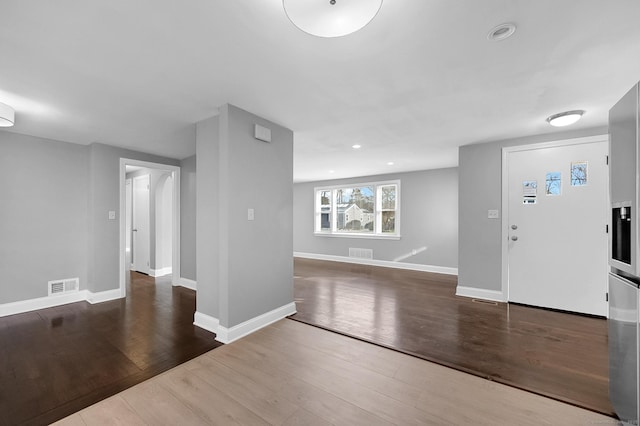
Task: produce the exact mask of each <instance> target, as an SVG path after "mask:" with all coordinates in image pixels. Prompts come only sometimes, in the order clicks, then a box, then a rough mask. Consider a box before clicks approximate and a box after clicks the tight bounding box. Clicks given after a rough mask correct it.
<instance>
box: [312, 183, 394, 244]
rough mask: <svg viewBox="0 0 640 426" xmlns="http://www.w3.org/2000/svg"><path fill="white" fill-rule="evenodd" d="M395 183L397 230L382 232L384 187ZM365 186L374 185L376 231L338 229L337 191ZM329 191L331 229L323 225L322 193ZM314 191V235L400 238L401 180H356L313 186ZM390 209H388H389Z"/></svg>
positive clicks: (384, 238)
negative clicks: (342, 183)
mask: <svg viewBox="0 0 640 426" xmlns="http://www.w3.org/2000/svg"><path fill="white" fill-rule="evenodd" d="M391 185H395V187H396V205H395V210H394V211H395V219H394V229H395V232H393V233H390V232H384V233H383V232H382V212H383V210H382V188H383V187H385V186H391ZM363 186H372V187H374V193H375V212H374V215H375V229H374V232H366V233H365V232H362V233H361V232H344V231H339V230H338V229H337V226H338V217H337V216H338V209H337V208H336V206H335V205H336V193H337V191H338V190H340V189H344V188H359V187H363ZM324 191H328V192H330V193H331V197H330V200H331V204H330V206H331V217H330V223H331V229H330V230H323V229H321V226H322V203H321V193H322V192H324ZM313 193H314V214H315V218H314V228H313V229H314V235H316V236H321V237H338V238H371V239H383V240H399V239H400V238H401V235H400V206H401V202H400V193H401V191H400V180H390V181H382V182H363V183H361V182H354V183H349V184H344V185H326V186H318V187H315V188H313ZM388 210H389V209H387V211H388Z"/></svg>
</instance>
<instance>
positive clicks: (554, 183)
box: [544, 172, 562, 195]
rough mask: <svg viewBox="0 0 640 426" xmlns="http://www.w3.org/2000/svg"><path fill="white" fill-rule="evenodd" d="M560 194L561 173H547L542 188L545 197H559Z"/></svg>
mask: <svg viewBox="0 0 640 426" xmlns="http://www.w3.org/2000/svg"><path fill="white" fill-rule="evenodd" d="M561 192H562V173H560V172H549V173H547V179H546V182H545V186H544V193H545V194H546V195H560V193H561Z"/></svg>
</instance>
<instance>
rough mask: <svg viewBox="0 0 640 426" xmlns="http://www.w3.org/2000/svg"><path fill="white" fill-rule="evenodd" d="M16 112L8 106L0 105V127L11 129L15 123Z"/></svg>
mask: <svg viewBox="0 0 640 426" xmlns="http://www.w3.org/2000/svg"><path fill="white" fill-rule="evenodd" d="M15 118H16V112H15V111H14V109H13V108H11V107H10V106H9V105H6V104H3V103H0V127H11V126H13V123H14V122H15Z"/></svg>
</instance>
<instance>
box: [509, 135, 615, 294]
mask: <svg viewBox="0 0 640 426" xmlns="http://www.w3.org/2000/svg"><path fill="white" fill-rule="evenodd" d="M608 141H609V135H607V134H604V135H595V136H587V137H582V138H572V139H560V140H557V141H550V142H542V143H533V144H529V145H518V146H505V147H502V193H501V196H502V218H501V221H502V223H501V235H500V240H501V241H502V247H501V252H502V268H501V269H502V271H501V287H502V294H503V296H504V300H505V301H508V300H509V240H508V235H509V164H508V157H509V154H510V153H512V152H518V151H532V150H536V149H545V148H555V147H560V146H569V145H579V144H587V143H598V142H608Z"/></svg>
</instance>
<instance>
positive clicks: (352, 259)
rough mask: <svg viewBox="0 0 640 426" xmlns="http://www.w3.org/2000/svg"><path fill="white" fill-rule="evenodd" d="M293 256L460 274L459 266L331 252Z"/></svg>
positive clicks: (295, 255) (295, 254)
mask: <svg viewBox="0 0 640 426" xmlns="http://www.w3.org/2000/svg"><path fill="white" fill-rule="evenodd" d="M293 257H299V258H303V259H314V260H329V261H332V262H343V263H356V264H359V265H370V266H382V267H384V268H396V269H408V270H410V271H421V272H435V273H438V274H446V275H458V268H450V267H447V266H435V265H422V264H420V263H404V262H393V261H391V260H376V259H360V258H357V257H348V256H334V255H331V254H316V253H301V252H294V253H293Z"/></svg>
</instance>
